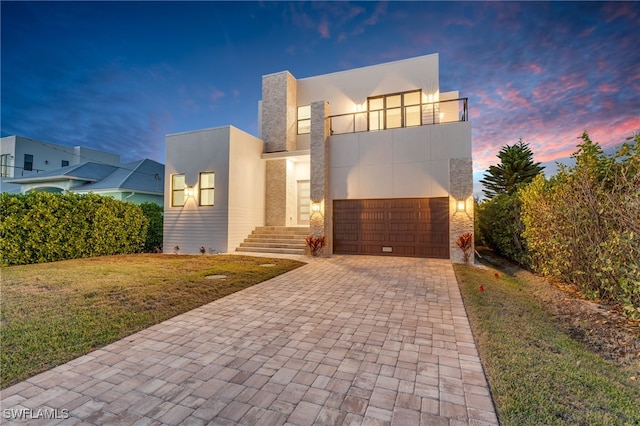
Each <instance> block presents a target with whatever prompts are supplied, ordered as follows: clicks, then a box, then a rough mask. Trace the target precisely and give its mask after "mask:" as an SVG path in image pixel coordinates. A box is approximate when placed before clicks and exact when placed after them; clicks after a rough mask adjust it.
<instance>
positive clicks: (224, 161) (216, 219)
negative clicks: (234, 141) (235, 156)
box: [163, 126, 231, 254]
mask: <svg viewBox="0 0 640 426" xmlns="http://www.w3.org/2000/svg"><path fill="white" fill-rule="evenodd" d="M230 129H231V128H230V127H228V126H227V127H219V128H215V129H205V130H196V131H193V132H186V133H178V134H173V135H168V136H167V137H166V147H165V151H166V165H165V191H164V193H165V194H166V196H165V197H164V244H163V245H164V248H163V250H164V252H165V253H172V252H173V251H174V247H175V246H179V247H180V251H179V253H181V254H184V253H190V254H196V253H199V252H200V247H201V246H203V247H205V249H206V250H207V252H208V251H209V249H212V250H214V251H216V252H226V251H227V248H228V238H227V235H228V227H229V222H228V217H229V192H228V189H229V138H230ZM207 171H213V172H215V190H214V205H213V206H199V205H198V202H197V194H198V192H199V186H198V178H199V173H200V172H207ZM175 173H184V174H185V179H186V184H187V185H189V186H192V185H193V186H194V190H195V193H196V198H195V199H188V200H187V202H186V203H185V206H184V207H171V175H173V174H175Z"/></svg>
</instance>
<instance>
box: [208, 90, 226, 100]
mask: <svg viewBox="0 0 640 426" xmlns="http://www.w3.org/2000/svg"><path fill="white" fill-rule="evenodd" d="M224 96H225V94H224V92H223V91H222V90H218V89H213V90H212V91H211V93H210V94H209V99H211V100H212V101H214V102H215V101H217V100H218V99H221V98H224Z"/></svg>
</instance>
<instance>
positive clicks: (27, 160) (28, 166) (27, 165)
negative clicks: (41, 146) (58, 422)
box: [22, 154, 33, 172]
mask: <svg viewBox="0 0 640 426" xmlns="http://www.w3.org/2000/svg"><path fill="white" fill-rule="evenodd" d="M22 169H23V170H25V171H28V172H30V171H32V170H33V155H31V154H25V155H24V166H22Z"/></svg>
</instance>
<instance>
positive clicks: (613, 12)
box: [602, 2, 637, 23]
mask: <svg viewBox="0 0 640 426" xmlns="http://www.w3.org/2000/svg"><path fill="white" fill-rule="evenodd" d="M602 11H603V13H604V15H605V21H606V22H607V23H609V22H612V21H615V20H616V19H618V18H621V17H625V18H629V19H635V18H636V17H637V14H636V9H635V8H634V5H633V2H628V3H625V2H609V3H607V4H606V5H605V6H604V7H603V9H602Z"/></svg>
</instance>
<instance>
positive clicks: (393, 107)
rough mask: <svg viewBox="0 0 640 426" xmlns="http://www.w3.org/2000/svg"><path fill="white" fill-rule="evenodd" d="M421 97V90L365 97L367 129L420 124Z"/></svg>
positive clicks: (394, 127)
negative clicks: (367, 119) (367, 116)
mask: <svg viewBox="0 0 640 426" xmlns="http://www.w3.org/2000/svg"><path fill="white" fill-rule="evenodd" d="M421 99H422V91H421V90H414V91H411V92H404V93H394V94H390V95H381V96H373V97H370V98H367V111H368V115H369V130H383V129H397V128H399V127H410V126H420V125H421V124H422V121H421V115H422V114H421V105H420V103H421Z"/></svg>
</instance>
